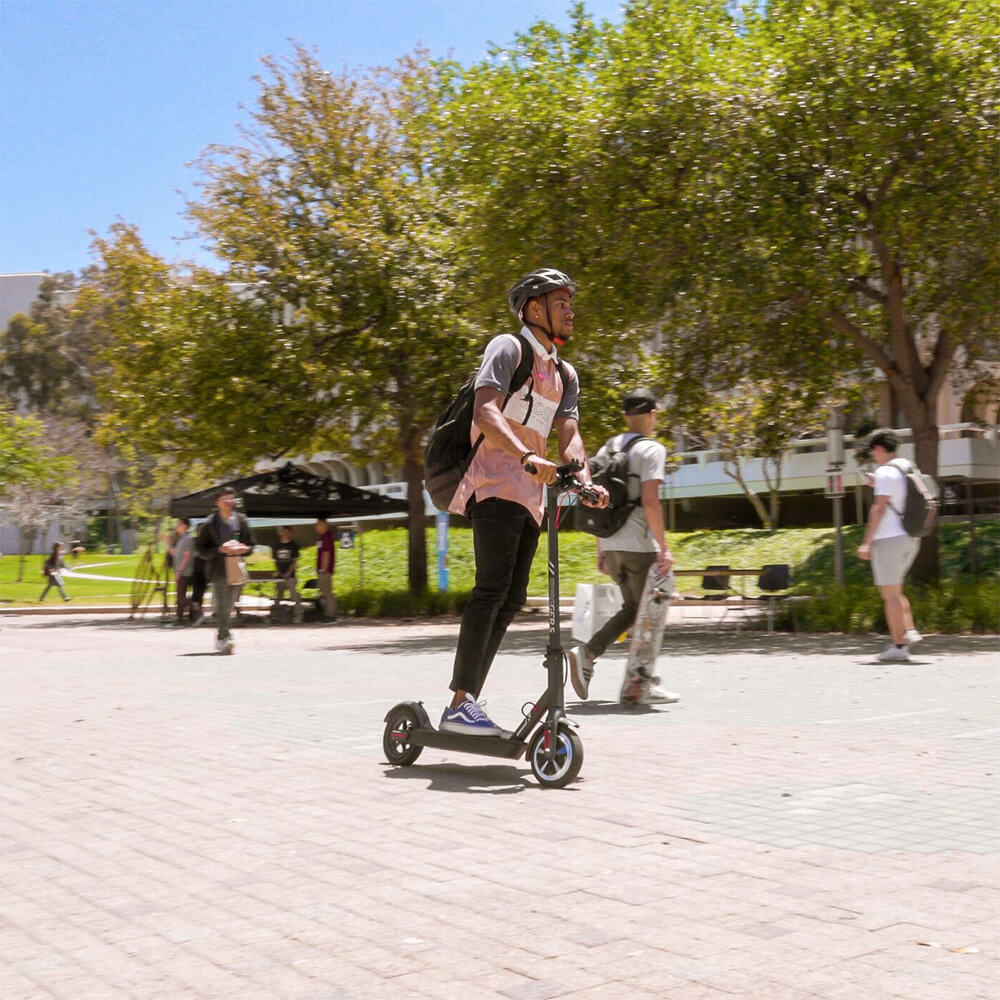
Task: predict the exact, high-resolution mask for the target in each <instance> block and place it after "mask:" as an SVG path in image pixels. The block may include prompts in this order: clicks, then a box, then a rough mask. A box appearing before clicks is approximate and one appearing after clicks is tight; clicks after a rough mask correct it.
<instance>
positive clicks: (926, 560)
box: [910, 403, 941, 585]
mask: <svg viewBox="0 0 1000 1000" xmlns="http://www.w3.org/2000/svg"><path fill="white" fill-rule="evenodd" d="M933 405H934V404H933V403H932V404H930V406H933ZM930 406H928V409H930ZM913 458H914V461H915V462H916V464H917V468H918V469H920V471H921V472H924V473H926V474H927V475H929V476H934V478H935V479H937V472H938V429H937V424H936V422H935V421H933V418H931V420H929V421H928V423H927V424H926V425H925V426H924V427H921V428H920V429H919V430H918V429H917V428H916V427H914V428H913ZM940 572H941V558H940V543H939V539H938V529H937V527H936V526H935V529H934V530H933V531H932V532H931V533H930V534H929V535H928V536H927V537H926V538H924V539H922V540H921V542H920V551H919V552H918V553H917V558H916V560H915V561H914V563H913V569H912V570H911V573H910V576H911V579H913V580H917V581H919V582H920V583H933V584H935V585H936V584H938V583H939V582H940Z"/></svg>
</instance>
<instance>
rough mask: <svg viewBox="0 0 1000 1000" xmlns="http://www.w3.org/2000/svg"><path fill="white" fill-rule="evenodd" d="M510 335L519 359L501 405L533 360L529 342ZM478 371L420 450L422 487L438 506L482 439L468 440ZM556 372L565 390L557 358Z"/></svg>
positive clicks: (446, 498) (452, 493) (446, 502)
mask: <svg viewBox="0 0 1000 1000" xmlns="http://www.w3.org/2000/svg"><path fill="white" fill-rule="evenodd" d="M514 336H516V337H517V339H518V343H520V345H521V360H520V361H519V362H518V364H517V368H515V369H514V377H513V378H512V379H511V380H510V389H509V390H508V391H507V396H506V398H505V399H504V401H503V405H504V408H506V406H507V403H508V402H510V398H511V397H512V396H513V395H514V393H515V392H517V391H518V389H520V388H521V387H522V386H523V385H524V384H525V382H527V381H528V379H529V378H530V377H531V369H532V365H533V364H534V351H533V349H532V347H531V344H529V343H528V341H527V340H525V339H524V337H522V336H521V334H519V333H518V334H515V335H514ZM478 371H479V369H478V368H477V369H476V371H475V372H473V373H472V374H471V375H470V376H469V377H468V378H467V379H466V380H465V381H464V382H463V383H462V387H461V388H460V389H459V390H458V393H457V395H456V396H455V398H454V399H453V400H452V401H451V403H450V404H449V405H448V408H447V409H446V410H445V411H444V412H443V413H442V414H441V416H439V417H438V418H437V423H436V424H435V425H434V429H433V430H432V431H431V433H430V437H429V438H428V439H427V447H426V449H425V450H424V487H425V488H426V490H427V492H428V493H429V494H430V498H431V501H432V502H433V504H434V506H435V507H437V509H438V510H447V509H448V508H449V507H450V506H451V501H452V498H453V497H454V496H455V490H457V489H458V484H459V483H460V482H461V481H462V477H463V476H464V475H465V473H466V470H467V469H468V468H469V466H470V465H471V464H472V459H473V457H474V456H475V454H476V452H477V451H478V450H479V446H480V445H481V444H482V443H483V435H482V434H480V435H479V437H478V439H477V440H476V443H475V444H472V442H471V441H470V435H471V431H472V411H473V408H474V406H475V401H476V374H477V373H478ZM559 374H560V375H561V376H562V380H563V390H564V391H565V386H566V374H565V372H564V371H563V367H562V363H561V362H559ZM529 412H530V410H529Z"/></svg>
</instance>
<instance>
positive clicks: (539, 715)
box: [382, 461, 598, 788]
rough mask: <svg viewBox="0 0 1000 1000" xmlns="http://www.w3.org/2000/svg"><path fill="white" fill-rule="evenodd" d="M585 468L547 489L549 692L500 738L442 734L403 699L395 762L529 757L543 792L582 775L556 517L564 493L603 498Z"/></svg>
mask: <svg viewBox="0 0 1000 1000" xmlns="http://www.w3.org/2000/svg"><path fill="white" fill-rule="evenodd" d="M582 467H583V466H582V464H581V463H580V462H576V461H574V462H571V463H570V464H568V465H562V466H560V467H559V468H558V470H557V474H558V478H557V479H556V481H555V483H554V484H553V485H552V486H549V487H548V488H547V489H546V504H547V508H548V559H549V572H548V578H549V579H548V582H549V636H548V645H547V646H546V649H545V669H546V671H547V674H548V684H547V686H546V688H545V690H544V691H543V692H542V693H541V695H540V696H539V697H538V699H537V701H535V702H534V703H532V702H530V701H529V702H526V703H525V704H524V706H523V707H522V709H521V711H522V713H523V715H524V718H523V720H522V721H521V723H520V725H519V726H518V727H517V728H516V729H515V730H513V731H509V730H502V731H501V733H500V735H499V736H467V735H465V734H462V733H449V732H441V731H440V730H438V729H435V728H434V726H433V725H432V724H431V720H430V717H429V716H428V715H427V711H426V710H425V708H424V705H423V702H420V701H401V702H400V703H399V704H398V705H394V706H393V707H392V708H391V709H390V710H389V711H388V712H387V713H386V716H385V731H384V733H383V736H382V749H383V750H384V751H385V756H386V760H388V761H389V763H390V764H395V765H397V766H399V767H408V766H409V765H410V764H412V763H413V762H414V761H415V760H416V759H417V758H418V757H419V756H420V754H421V753H422V752H423V749H424V747H436V748H437V749H440V750H458V751H460V752H462V753H474V754H483V755H485V756H487V757H506V758H508V759H510V760H516V759H518V758H519V757H521V756H522V755H524V754H525V753H526V754H527V757H528V762H529V763H530V765H531V771H532V773H533V774H534V776H535V778H536V779H537V780H538V783H539V784H540V785H541V786H542V787H543V788H562V787H563V786H564V785H568V784H569V783H570V782H571V781H573V779H574V778H576V776H577V775H578V774H579V773H580V768H581V767H582V766H583V742H582V741H581V739H580V737H579V736H578V735H577V733H576V732H575V730H574V727H575V726H576V723H575V722H571V721H570V720H569V719H568V718H567V717H566V703H565V699H564V696H563V685H564V683H565V656H564V654H563V648H562V636H561V633H560V627H559V532H558V528H557V516H556V515H557V514H558V507H559V495H560V494H561V493H567V492H571V493H577V494H579V495H580V496H581V497H582V498H583V499H585V500H595V501H596V500H597V499H598V493H597V492H596V491H595V490H594V489H593V488H591V487H589V486H586V485H584V484H583V483H580V482H579V481H578V480H577V479H576V476H575V473H576V472H578V471H579V470H580V469H581V468H582ZM529 471H533V470H529Z"/></svg>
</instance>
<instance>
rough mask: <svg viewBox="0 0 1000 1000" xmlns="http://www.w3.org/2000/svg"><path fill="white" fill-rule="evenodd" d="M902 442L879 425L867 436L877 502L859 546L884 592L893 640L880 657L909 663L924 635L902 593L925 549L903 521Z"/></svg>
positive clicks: (877, 583) (883, 659)
mask: <svg viewBox="0 0 1000 1000" xmlns="http://www.w3.org/2000/svg"><path fill="white" fill-rule="evenodd" d="M898 447H899V438H898V437H897V436H896V434H895V432H894V431H891V430H887V429H886V430H877V431H875V432H874V433H873V434H872V436H871V437H870V438H869V439H868V450H869V451H870V452H871V456H872V459H873V460H874V462H875V466H876V468H875V476H874V482H873V484H872V485H873V487H874V491H875V502H874V503H873V504H872V508H871V510H870V511H869V513H868V528H867V529H866V531H865V538H864V541H863V542H862V543H861V545H859V546H858V556H859V557H860V558H862V559H864V560H866V561H868V562H870V563H871V566H872V577H873V578H874V580H875V586H877V587H878V589H879V594H880V595H881V597H882V605H883V607H884V608H885V620H886V622H887V624H888V626H889V632H890V634H891V637H892V644H891V645H890V646H887V647H886V648H885V649H884V650H882V652H881V653H880V654H879V659H880V660H882V661H883V662H890V663H891V662H894V661H895V662H900V663H905V662H906V661H907V660H909V658H910V647H911V646H915V645H916V644H917V643H918V642H922V641H923V638H924V637H923V636H922V635H921V634H920V633H919V632H918V631H917V629H916V627H915V626H914V624H913V611H912V610H911V609H910V602H909V600H908V599H907V596H906V594H905V593H903V581H904V580H905V579H906V574H907V573H908V572H909V570H910V567H911V566H912V565H913V561H914V559H916V558H917V553H918V552H919V551H920V539H919V538H914V537H913V536H912V535H910V534H908V533H907V531H906V529H905V528H904V527H903V517H902V513H903V508H904V505H905V503H906V473H907V471H908V467H909V463H908V462H906V460H905V459H897V458H896V449H897V448H898ZM898 463H902V465H900V464H898ZM903 466H907V468H906V469H904V468H903Z"/></svg>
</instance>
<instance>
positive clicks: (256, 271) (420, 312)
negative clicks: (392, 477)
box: [94, 46, 478, 591]
mask: <svg viewBox="0 0 1000 1000" xmlns="http://www.w3.org/2000/svg"><path fill="white" fill-rule="evenodd" d="M264 64H265V73H264V74H263V75H262V76H261V77H260V78H259V79H258V83H259V85H260V94H259V98H258V102H257V107H256V109H255V110H254V111H253V112H252V113H251V115H250V122H249V123H248V124H247V126H246V128H245V130H244V134H243V142H242V143H241V144H238V145H233V146H229V147H212V148H210V149H209V150H208V151H207V152H206V153H205V155H204V156H203V157H202V159H201V160H200V161H199V166H200V168H201V170H202V173H203V180H202V182H201V184H200V188H201V193H200V197H199V198H198V199H197V200H195V201H192V202H191V203H190V205H189V212H190V215H191V218H192V219H193V220H194V221H195V222H196V223H197V225H198V226H199V228H200V230H201V232H202V234H203V235H204V237H205V238H206V239H207V240H208V242H209V243H210V245H211V246H212V248H213V249H214V250H215V252H216V253H217V254H218V255H219V256H220V257H221V258H222V259H223V260H224V261H225V262H226V264H227V269H226V271H225V272H224V273H222V274H213V273H211V272H208V271H206V270H203V269H192V270H191V272H190V273H189V274H188V275H186V276H184V280H183V281H181V275H180V274H178V273H177V269H176V268H173V269H172V268H170V267H168V266H167V265H166V264H165V263H164V262H163V261H162V260H159V259H158V258H156V257H155V255H153V254H151V253H150V252H149V251H148V250H147V249H146V248H145V247H144V246H143V245H142V241H141V238H140V237H139V234H138V232H137V231H136V230H135V229H134V227H128V226H126V225H124V224H120V225H118V226H116V227H113V229H112V232H111V234H110V237H109V238H108V239H105V240H99V241H97V244H96V249H97V252H98V256H99V267H98V276H97V278H96V280H95V282H94V288H95V293H96V294H97V295H99V296H100V297H102V298H103V300H104V301H105V302H106V303H108V304H109V312H108V315H109V319H108V324H109V329H110V330H111V332H112V337H113V344H114V346H113V349H112V351H111V352H110V356H109V360H110V364H111V371H110V374H109V377H108V378H107V379H106V380H105V381H104V384H103V392H104V398H105V399H106V401H107V405H108V407H109V409H110V416H109V420H108V427H109V429H110V431H111V432H112V433H116V434H117V435H118V437H119V438H127V439H129V440H130V441H131V442H132V443H133V444H134V445H136V446H138V447H141V448H144V449H148V450H150V451H151V452H153V453H156V452H157V451H161V450H162V451H165V452H168V453H169V452H171V451H174V452H176V453H178V454H182V453H184V452H185V451H187V452H188V453H189V452H190V443H191V442H192V441H195V440H196V441H197V443H198V454H199V455H200V456H201V457H202V458H203V459H204V460H205V462H206V463H207V464H208V465H209V466H211V467H213V468H220V469H221V468H222V467H228V468H230V469H233V468H238V467H239V466H241V465H242V466H245V465H246V464H248V463H250V462H252V461H253V460H255V459H256V458H259V457H260V456H261V455H272V456H275V455H280V454H282V453H289V452H290V453H296V452H299V451H308V450H318V449H323V450H325V449H331V448H332V449H337V450H341V451H344V452H347V453H349V454H352V455H354V456H357V457H359V458H363V460H367V461H372V460H378V459H389V460H394V461H399V460H400V459H401V460H402V464H403V468H404V475H405V478H406V481H407V485H408V492H409V503H410V551H409V580H410V585H411V587H412V588H413V589H414V590H415V591H422V590H424V589H425V588H426V585H427V557H426V543H425V535H424V528H423V523H424V502H423V489H422V457H423V441H424V437H425V434H426V431H427V429H428V428H429V426H430V425H431V424H432V423H433V421H434V418H435V417H436V415H437V411H438V409H439V408H440V407H441V406H442V405H443V403H444V401H445V400H446V399H447V397H448V396H449V395H450V394H451V393H452V392H454V389H455V388H456V387H457V385H458V384H459V382H460V380H461V376H462V375H464V373H465V372H466V370H467V369H468V368H469V367H471V365H470V360H469V359H470V358H471V357H472V356H473V355H474V352H475V347H473V346H472V345H474V344H477V343H478V336H477V331H475V330H474V329H473V327H472V326H471V325H470V324H469V322H468V321H467V320H466V319H465V318H464V316H463V314H462V313H461V311H460V310H459V309H458V308H457V303H458V302H459V301H460V300H461V299H462V298H464V294H465V293H464V291H462V287H461V286H462V282H463V280H464V273H463V270H462V266H461V262H460V261H458V260H457V259H455V258H454V257H453V256H452V254H451V242H450V241H449V238H448V237H449V232H450V227H451V226H452V224H453V212H452V207H451V202H452V199H451V197H450V196H449V195H448V193H447V192H445V191H443V190H441V189H440V188H439V186H438V184H437V181H436V177H435V174H434V172H433V170H432V169H431V164H430V159H429V157H428V155H427V148H426V147H427V137H426V135H425V134H424V133H423V132H422V131H421V128H420V122H421V115H422V112H423V108H424V106H425V104H426V102H427V101H428V100H429V95H430V94H431V92H432V89H433V87H434V85H435V71H434V69H433V67H431V66H430V64H429V63H428V62H427V61H426V59H425V58H423V57H422V56H421V55H420V54H417V55H414V56H411V57H407V58H405V59H403V60H401V61H400V62H399V64H398V65H397V66H396V67H395V68H394V69H393V70H391V71H370V72H367V73H363V74H346V73H345V74H342V75H339V76H335V75H332V74H330V73H329V72H327V71H325V70H324V69H323V67H322V66H321V65H320V63H319V62H318V60H317V58H316V56H315V55H314V54H313V53H312V52H310V51H308V50H306V49H305V48H303V47H301V46H298V47H297V48H296V51H295V57H294V59H293V60H292V61H291V62H290V63H287V64H286V63H284V62H281V61H279V60H277V59H273V58H269V59H266V60H264ZM136 372H140V373H141V376H140V377H139V378H136V377H135V373H136Z"/></svg>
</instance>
